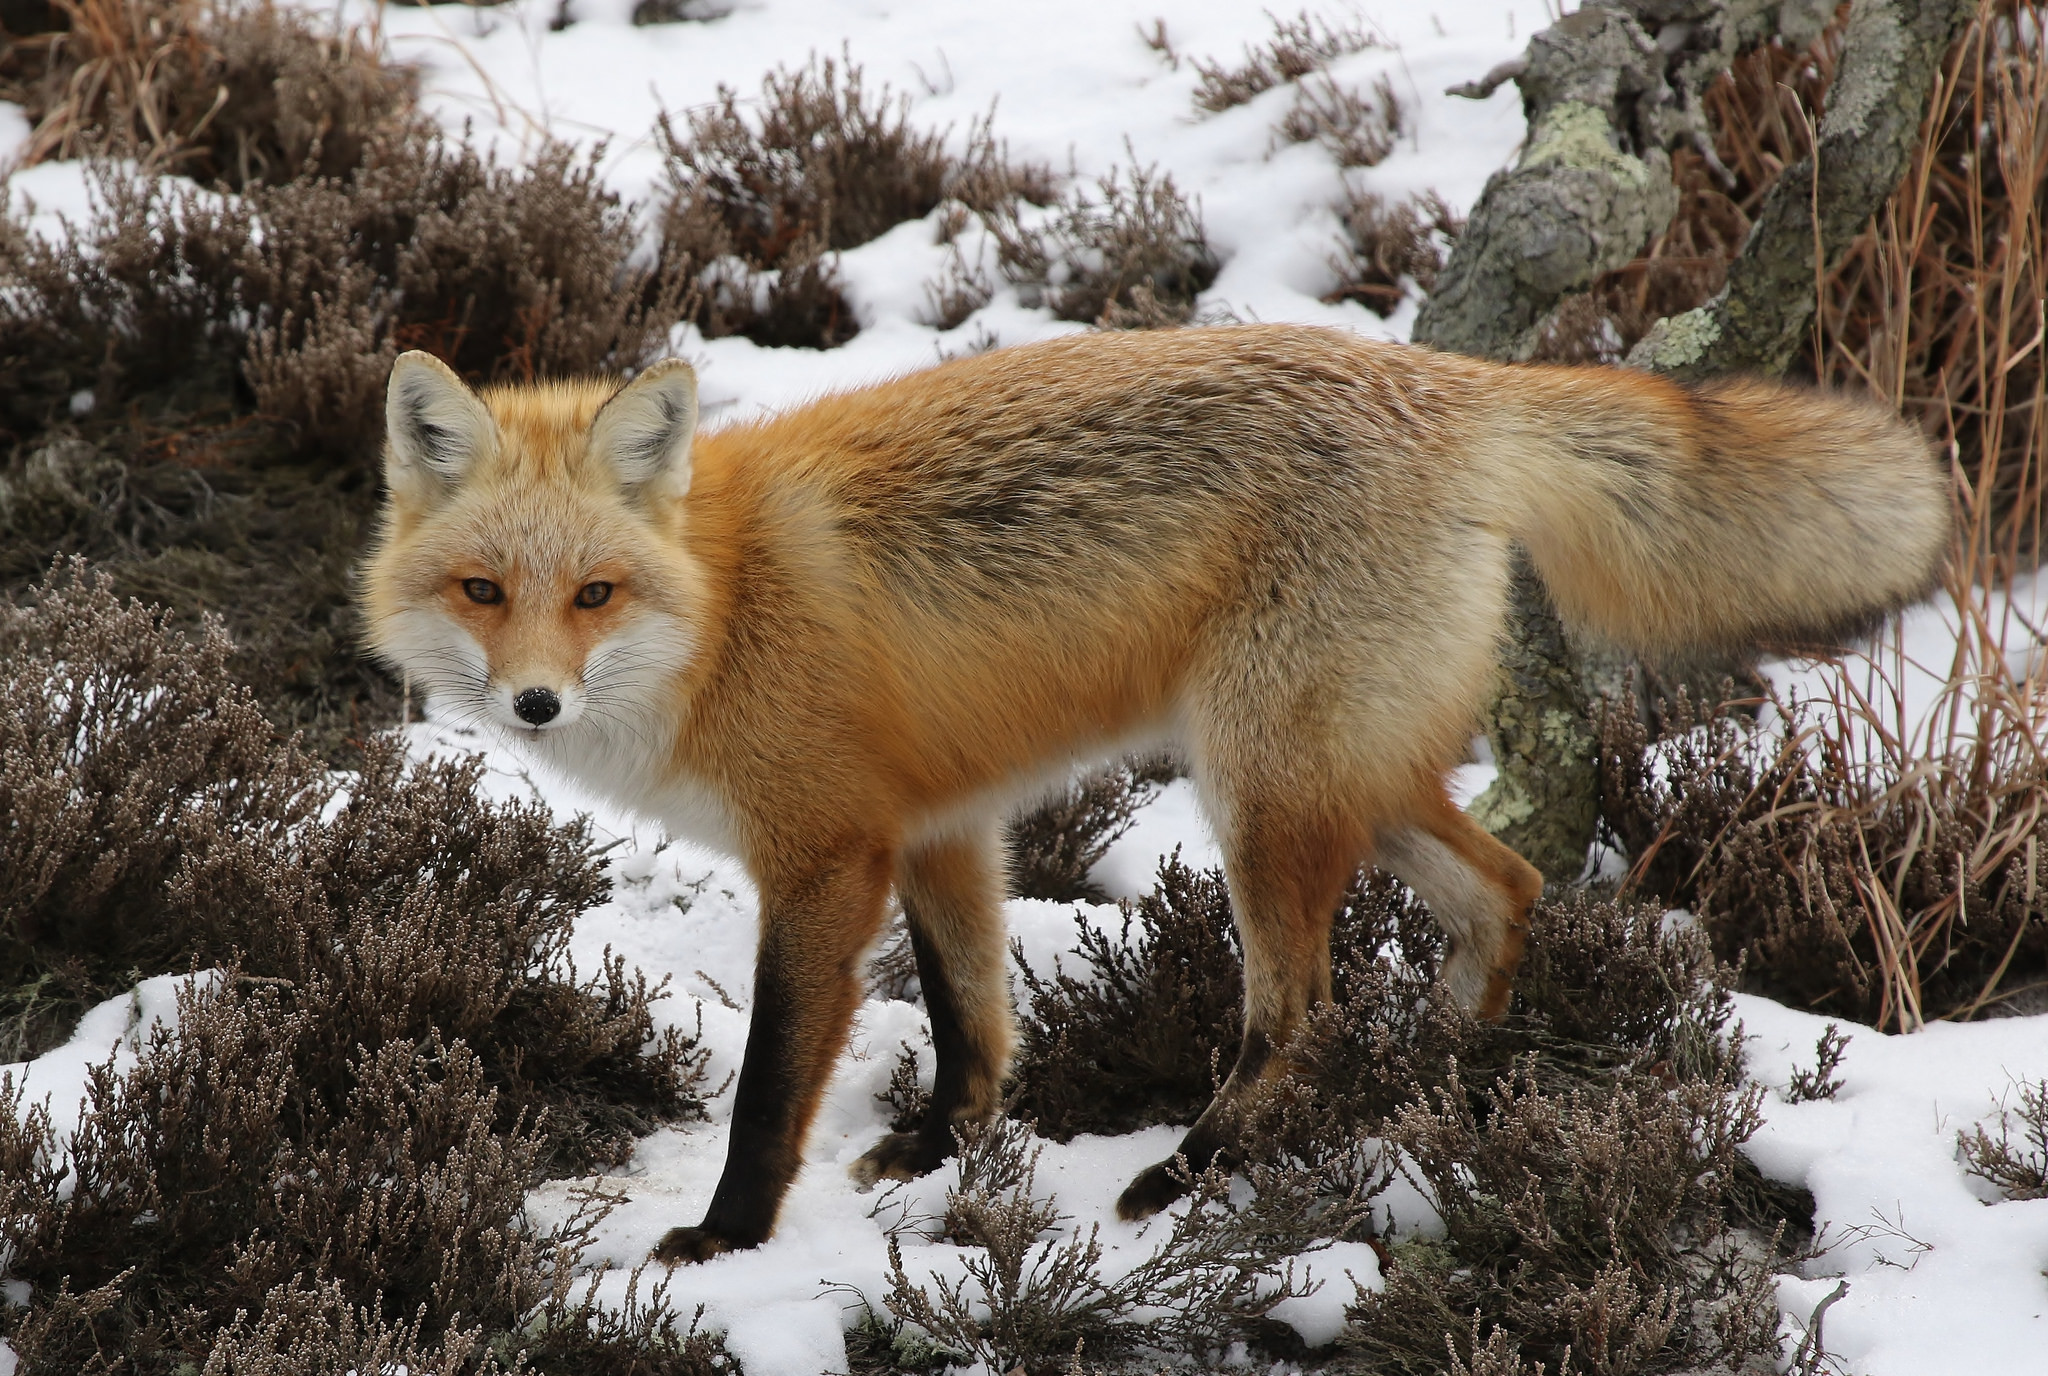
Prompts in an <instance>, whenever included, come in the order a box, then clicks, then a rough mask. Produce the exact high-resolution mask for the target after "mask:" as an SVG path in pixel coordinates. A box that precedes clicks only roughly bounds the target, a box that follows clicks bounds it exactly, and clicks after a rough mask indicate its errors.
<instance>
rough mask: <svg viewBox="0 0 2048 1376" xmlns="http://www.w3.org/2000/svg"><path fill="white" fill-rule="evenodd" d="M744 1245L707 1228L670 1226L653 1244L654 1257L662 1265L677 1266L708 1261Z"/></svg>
mask: <svg viewBox="0 0 2048 1376" xmlns="http://www.w3.org/2000/svg"><path fill="white" fill-rule="evenodd" d="M745 1245H746V1244H744V1243H736V1242H733V1241H730V1240H729V1239H727V1238H725V1237H722V1236H720V1235H719V1234H717V1233H714V1232H712V1231H711V1230H710V1229H709V1228H671V1229H669V1230H668V1231H667V1232H666V1233H664V1234H663V1235H662V1239H661V1241H660V1242H658V1243H656V1244H655V1248H654V1259H655V1260H656V1261H658V1262H660V1263H662V1265H664V1266H677V1265H680V1264H682V1263H683V1262H686V1261H709V1260H711V1258H713V1257H715V1256H722V1255H724V1254H725V1253H727V1252H732V1251H737V1250H739V1249H740V1248H741V1247H743V1246H745Z"/></svg>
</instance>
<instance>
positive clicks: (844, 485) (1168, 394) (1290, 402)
mask: <svg viewBox="0 0 2048 1376" xmlns="http://www.w3.org/2000/svg"><path fill="white" fill-rule="evenodd" d="M1445 362H1447V360H1441V359H1440V360H1437V361H1436V363H1437V366H1434V367H1430V368H1427V369H1424V368H1418V367H1417V366H1415V363H1416V359H1415V356H1414V354H1413V351H1409V350H1403V349H1399V348H1395V347H1391V346H1378V345H1374V344H1371V343H1369V342H1365V341H1360V340H1356V339H1354V338H1351V337H1349V336H1345V335H1341V334H1336V333H1325V332H1321V331H1305V330H1300V329H1282V328H1273V329H1260V328H1244V327H1235V328H1229V329H1219V330H1187V331H1179V332H1175V333H1171V334H1158V335H1132V334H1089V335H1082V336H1075V337H1072V338H1069V339H1063V340H1057V341H1053V342H1050V343H1046V344H1040V345H1034V346H1030V347H1026V348H1018V349H1010V350H1004V351H1001V352H999V353H992V354H985V355H981V356H977V357H974V358H969V359H961V360H955V361H954V362H951V363H949V364H946V365H944V366H942V367H939V368H935V369H931V370H929V371H927V372H923V373H919V374H915V375H913V376H910V377H907V378H903V379H900V380H897V381H894V382H889V383H885V384H882V385H880V386H877V387H874V388H870V389H867V390H865V391H861V392H855V393H850V394H847V395H844V396H840V397H833V398H827V399H825V400H823V401H820V402H817V403H815V404H813V405H811V406H809V407H807V408H805V409H804V410H802V411H798V412H795V413H792V414H790V415H787V416H783V417H778V418H776V419H773V420H769V421H765V422H761V423H757V424H753V425H746V426H740V427H735V428H733V429H731V430H727V431H725V432H723V433H720V434H716V435H712V436H707V437H706V438H705V439H704V440H703V441H702V445H703V455H704V458H703V462H704V464H705V466H706V467H707V468H718V467H724V468H729V469H733V470H740V471H750V472H751V473H752V474H753V475H754V479H755V481H756V482H758V483H760V484H763V485H774V486H776V487H778V488H786V486H787V485H790V484H795V485H799V486H802V487H805V488H808V489H810V490H812V491H813V492H814V493H815V494H816V495H817V497H818V498H819V499H821V500H822V501H824V502H826V503H827V504H829V507H830V509H831V511H832V512H833V516H834V523H833V530H834V534H835V535H836V536H837V538H839V539H841V540H843V541H844V548H845V552H846V554H847V557H848V558H850V559H851V560H853V561H854V562H855V564H856V565H857V566H858V567H860V568H861V569H862V570H863V572H865V573H866V574H868V575H869V576H870V577H872V579H873V580H874V582H875V585H876V590H877V591H884V592H887V593H890V594H893V595H896V596H900V597H902V598H904V599H906V600H907V601H909V602H911V603H914V604H916V605H918V606H922V607H925V608H928V609H929V610H931V611H933V612H939V611H941V610H942V609H943V610H946V611H949V612H951V611H957V610H961V609H973V608H978V609H980V610H981V611H982V612H984V613H985V612H987V611H988V610H990V609H991V608H992V607H995V606H1002V605H1010V604H1014V605H1016V606H1017V607H1018V608H1019V609H1020V610H1024V609H1029V608H1032V607H1037V608H1042V609H1045V610H1047V611H1051V610H1052V609H1053V608H1054V607H1056V606H1058V605H1059V604H1061V603H1064V602H1066V601H1068V600H1069V599H1070V598H1076V597H1079V598H1084V599H1090V600H1092V598H1093V597H1094V596H1096V595H1097V594H1098V593H1099V591H1100V589H1101V588H1102V587H1104V586H1109V587H1114V588H1117V589H1120V590H1122V592H1123V593H1124V594H1125V595H1128V594H1130V593H1132V592H1135V591H1137V590H1138V589H1141V588H1144V587H1147V586H1150V585H1153V584H1156V583H1161V582H1164V583H1168V584H1171V585H1173V586H1175V587H1177V588H1180V589H1182V590H1183V591H1185V590H1187V588H1188V587H1189V585H1190V582H1192V583H1194V584H1196V585H1201V586H1214V587H1216V588H1217V590H1218V591H1219V592H1220V591H1222V590H1223V586H1224V585H1226V584H1229V583H1231V582H1235V581H1237V580H1236V579H1235V578H1233V577H1231V576H1230V574H1229V570H1228V569H1226V568H1225V567H1223V566H1222V565H1219V563H1218V557H1219V555H1227V556H1228V559H1227V563H1228V564H1229V565H1232V566H1235V568H1236V569H1237V570H1239V571H1240V572H1242V573H1244V574H1245V575H1246V576H1251V577H1259V576H1264V575H1268V574H1270V573H1271V572H1272V569H1271V568H1270V567H1269V566H1270V565H1271V564H1272V562H1273V561H1275V560H1291V559H1293V558H1296V557H1298V556H1299V555H1300V554H1301V553H1302V550H1301V548H1300V541H1301V539H1302V537H1303V536H1305V535H1306V534H1307V533H1308V532H1309V531H1311V530H1314V529H1317V528H1320V527H1323V526H1326V525H1329V524H1331V523H1333V522H1334V523H1338V524H1341V526H1342V527H1343V528H1344V529H1345V530H1346V531H1348V532H1349V537H1348V540H1347V544H1349V545H1351V546H1353V547H1354V548H1356V547H1357V546H1359V545H1361V544H1363V545H1372V544H1376V543H1378V542H1379V541H1380V540H1382V539H1408V538H1412V534H1413V532H1414V530H1415V529H1416V527H1417V526H1418V525H1420V524H1424V523H1426V522H1427V521H1428V519H1429V517H1430V515H1431V514H1433V513H1435V512H1436V511H1437V509H1439V508H1445V509H1444V510H1443V511H1442V513H1441V514H1442V515H1444V516H1448V515H1449V514H1450V513H1449V510H1448V509H1447V508H1448V506H1449V505H1451V504H1454V503H1455V502H1456V501H1457V500H1458V498H1459V497H1460V496H1461V494H1462V486H1463V481H1464V479H1463V476H1462V475H1461V474H1460V473H1459V472H1458V471H1457V467H1458V466H1457V465H1456V464H1455V463H1454V462H1451V463H1447V462H1445V461H1444V459H1443V456H1444V455H1445V454H1446V453H1447V452H1448V450H1449V449H1450V438H1449V437H1448V436H1447V435H1446V434H1444V433H1443V425H1444V420H1445V416H1446V410H1445V401H1446V397H1445V395H1444V394H1445V392H1446V391H1450V390H1455V391H1459V392H1463V391H1464V390H1465V388H1466V384H1465V382H1464V381H1463V379H1462V378H1461V376H1460V374H1459V370H1458V369H1457V368H1456V367H1455V366H1453V367H1450V368H1445V367H1444V366H1443V364H1444V363H1445ZM1459 400H1460V402H1462V400H1463V398H1462V396H1460V398H1459ZM1456 409H1457V410H1458V411H1463V410H1464V409H1465V408H1464V406H1463V405H1462V404H1461V405H1459V406H1458V407H1457V408H1456ZM749 485H751V484H749ZM1359 552H1360V553H1361V554H1363V553H1364V552H1365V551H1364V550H1362V549H1361V550H1359ZM1375 553H1376V554H1377V553H1379V552H1378V551H1375ZM1267 581H1269V582H1270V578H1269V577H1268V578H1267Z"/></svg>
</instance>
